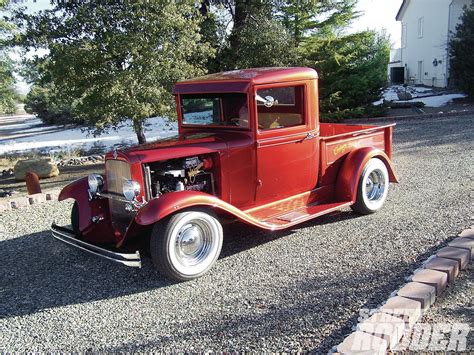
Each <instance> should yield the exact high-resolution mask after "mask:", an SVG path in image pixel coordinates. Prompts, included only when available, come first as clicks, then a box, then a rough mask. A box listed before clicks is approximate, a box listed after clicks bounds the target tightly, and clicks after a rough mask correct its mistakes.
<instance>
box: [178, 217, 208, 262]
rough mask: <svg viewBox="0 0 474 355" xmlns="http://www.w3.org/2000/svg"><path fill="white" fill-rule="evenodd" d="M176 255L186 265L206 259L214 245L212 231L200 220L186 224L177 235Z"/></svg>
mask: <svg viewBox="0 0 474 355" xmlns="http://www.w3.org/2000/svg"><path fill="white" fill-rule="evenodd" d="M175 245H176V248H175V255H176V258H177V259H178V261H179V262H180V263H181V264H182V265H185V266H194V265H197V264H199V263H201V262H202V261H203V260H205V259H206V258H207V257H208V256H209V253H210V250H211V247H212V233H211V231H210V230H209V228H208V227H206V224H204V223H201V222H200V221H199V220H194V221H192V222H191V223H188V224H185V225H184V226H183V227H181V229H180V230H179V232H178V234H177V236H176V243H175Z"/></svg>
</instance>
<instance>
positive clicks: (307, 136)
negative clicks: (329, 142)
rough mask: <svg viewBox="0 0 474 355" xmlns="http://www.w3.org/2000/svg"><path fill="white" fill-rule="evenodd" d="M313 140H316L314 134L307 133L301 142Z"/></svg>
mask: <svg viewBox="0 0 474 355" xmlns="http://www.w3.org/2000/svg"><path fill="white" fill-rule="evenodd" d="M313 138H316V135H315V134H314V133H312V132H308V133H307V134H306V137H304V138H303V139H302V140H301V141H305V140H307V139H313Z"/></svg>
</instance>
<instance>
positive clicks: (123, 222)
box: [105, 159, 133, 234]
mask: <svg viewBox="0 0 474 355" xmlns="http://www.w3.org/2000/svg"><path fill="white" fill-rule="evenodd" d="M105 174H106V179H107V180H106V181H107V192H109V193H112V194H117V195H120V196H123V192H122V186H123V183H124V181H125V180H130V179H131V174H130V165H129V164H128V163H127V162H124V161H122V160H112V159H111V160H107V161H106V162H105ZM125 205H126V202H123V201H119V200H116V199H111V198H109V209H110V215H111V219H112V225H113V226H114V227H115V228H116V229H117V230H118V231H120V233H122V234H125V231H126V230H127V227H128V226H129V224H130V222H131V221H132V219H133V213H131V212H127V211H126V210H125Z"/></svg>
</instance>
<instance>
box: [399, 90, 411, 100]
mask: <svg viewBox="0 0 474 355" xmlns="http://www.w3.org/2000/svg"><path fill="white" fill-rule="evenodd" d="M397 95H398V99H399V100H411V99H412V98H413V96H411V94H410V93H409V92H405V91H402V92H397Z"/></svg>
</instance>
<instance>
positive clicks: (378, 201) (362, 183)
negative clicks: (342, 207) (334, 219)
mask: <svg viewBox="0 0 474 355" xmlns="http://www.w3.org/2000/svg"><path fill="white" fill-rule="evenodd" d="M388 183H389V180H388V170H387V167H386V166H385V164H384V163H383V162H382V161H381V160H380V159H378V158H372V159H370V160H369V161H368V162H367V164H366V165H365V167H364V170H363V172H362V175H361V176H360V180H359V186H358V189H357V199H356V202H355V204H354V205H352V206H351V207H352V209H353V210H354V211H356V212H359V213H362V214H370V213H374V212H376V211H378V210H379V209H380V208H382V206H383V204H384V202H385V199H386V198H387V193H388Z"/></svg>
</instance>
